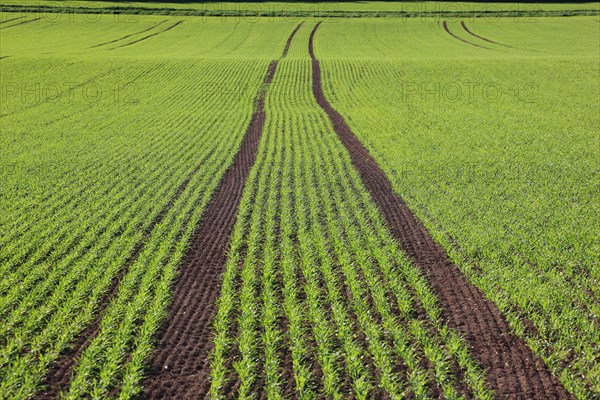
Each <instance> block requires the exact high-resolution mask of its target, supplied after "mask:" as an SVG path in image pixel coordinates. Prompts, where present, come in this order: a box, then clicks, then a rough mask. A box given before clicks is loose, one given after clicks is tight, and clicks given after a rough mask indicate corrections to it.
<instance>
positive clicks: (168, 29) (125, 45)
mask: <svg viewBox="0 0 600 400" xmlns="http://www.w3.org/2000/svg"><path fill="white" fill-rule="evenodd" d="M180 24H183V21H177V22H175V23H174V24H173V25H171V26H169V27H168V28H166V29H163V30H162V31H159V32H156V33H153V34H151V35H148V36H144V37H143V38H140V39H137V40H134V41H133V42H129V43H126V44H122V45H120V46H117V47H113V48H111V50H114V49H119V48H121V47H127V46H131V45H132V44H135V43H139V42H141V41H142V40H146V39H150V38H151V37H153V36H156V35H160V34H161V33H164V32H167V31H170V30H171V29H173V28H175V27H176V26H177V25H180Z"/></svg>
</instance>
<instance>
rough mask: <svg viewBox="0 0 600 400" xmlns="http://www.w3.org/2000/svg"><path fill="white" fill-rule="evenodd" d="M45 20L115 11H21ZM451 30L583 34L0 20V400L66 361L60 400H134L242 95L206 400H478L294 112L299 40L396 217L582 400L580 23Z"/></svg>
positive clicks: (589, 228)
mask: <svg viewBox="0 0 600 400" xmlns="http://www.w3.org/2000/svg"><path fill="white" fill-rule="evenodd" d="M50 3H51V4H50ZM62 3H73V4H68V6H75V7H97V8H103V7H109V6H112V5H114V6H122V5H123V3H114V4H113V3H105V2H96V3H95V2H61V4H60V5H57V3H55V2H48V4H46V2H36V3H35V6H50V7H63V6H64V5H63V4H62ZM75 3H76V4H75ZM220 4H222V3H220ZM240 4H241V3H240ZM240 4H237V3H236V4H234V3H227V4H226V5H224V6H223V7H231V8H232V9H233V8H234V7H237V6H240ZM451 4H454V5H456V6H457V7H458V8H460V11H461V12H462V11H464V10H463V8H467V9H468V10H473V11H481V10H485V9H486V8H485V7H491V8H498V9H502V10H508V11H514V8H515V7H516V8H518V7H538V6H539V8H538V9H543V10H553V11H563V10H583V11H585V12H589V13H591V14H593V15H591V16H574V17H542V16H530V17H527V16H525V15H520V16H517V17H506V18H497V17H494V18H475V17H473V18H460V19H448V18H444V17H441V16H439V15H437V16H436V15H435V13H433V12H431V10H435V9H436V8H435V7H443V6H446V5H445V4H442V3H410V4H407V3H384V2H373V3H350V2H349V3H329V4H323V3H319V5H320V6H323V7H325V6H327V7H335V11H348V12H384V13H385V12H387V11H406V7H412V6H423V7H425V8H426V10H425V11H423V9H421V11H422V12H427V13H431V14H432V15H431V18H394V17H392V16H389V15H388V17H387V18H360V19H358V18H347V19H346V18H341V17H339V16H338V17H335V18H331V19H328V18H320V17H319V18H316V17H315V16H307V17H299V16H297V15H292V16H290V17H288V18H275V17H270V16H268V17H252V18H249V17H248V18H240V17H239V16H238V17H235V16H232V17H227V18H224V17H207V16H169V15H151V16H150V15H124V14H119V15H108V14H79V13H70V14H60V13H48V14H43V15H42V14H35V13H32V14H27V13H9V12H4V13H1V14H0V74H1V75H0V89H1V92H0V210H1V212H0V273H1V278H0V398H30V397H34V396H36V393H37V394H39V393H40V391H41V390H42V386H43V385H44V384H45V383H44V382H45V380H44V379H45V376H46V374H47V373H48V372H49V371H50V370H51V369H52V368H53V365H55V363H57V362H59V361H60V360H62V359H63V358H64V357H65V355H68V354H70V353H69V351H70V350H69V349H71V348H73V347H74V346H75V343H77V342H78V340H81V338H82V337H84V338H85V337H89V340H88V341H87V342H86V343H85V346H83V347H82V351H81V353H80V354H77V356H76V358H75V359H76V361H75V364H74V366H73V367H72V369H71V375H70V377H69V379H68V385H67V386H66V389H65V391H64V393H63V396H64V397H66V398H73V399H76V398H98V399H100V398H117V397H119V398H135V397H136V396H141V397H142V398H145V397H146V395H147V393H146V394H144V390H145V389H144V388H145V385H144V379H145V377H146V376H147V375H148V371H149V365H150V361H151V359H152V357H153V356H152V352H153V349H154V347H155V345H156V342H157V339H156V337H157V334H158V332H160V329H161V326H163V325H164V324H166V323H167V321H169V319H170V318H171V317H170V316H169V307H170V304H171V299H172V298H173V297H174V295H175V294H176V293H174V287H175V282H176V278H177V276H178V273H179V271H180V269H181V268H182V265H184V260H185V255H186V253H187V252H188V250H189V248H190V246H191V245H190V243H191V241H192V240H193V233H194V230H195V229H196V227H197V226H198V225H199V224H201V223H202V222H203V213H204V212H205V210H206V209H207V205H208V204H209V202H210V200H211V198H212V196H213V194H214V193H215V191H216V190H218V188H219V185H220V182H221V180H222V179H223V177H224V176H225V174H226V171H227V170H228V168H230V166H231V165H232V163H233V160H234V157H235V155H236V153H237V152H238V149H239V148H240V146H241V144H242V140H243V137H244V134H245V132H246V128H247V126H248V125H249V123H250V122H251V119H252V115H253V112H255V111H256V104H255V103H256V98H257V97H256V96H257V93H261V91H263V92H264V93H265V94H264V95H265V105H264V114H265V125H264V129H263V132H262V136H261V139H260V143H259V147H258V153H257V158H256V161H255V162H254V165H253V167H252V169H251V170H250V173H249V176H248V179H247V181H246V182H245V184H244V187H243V194H242V197H241V203H240V205H239V209H238V210H237V215H236V216H235V228H234V230H233V232H232V234H231V237H230V241H229V247H228V249H227V251H226V254H227V262H226V265H224V266H223V274H222V279H221V281H222V286H221V287H220V289H219V291H218V292H219V293H220V294H219V295H218V299H216V301H215V302H214V305H215V307H216V314H215V316H214V321H213V322H212V325H211V327H212V328H211V332H212V336H211V338H210V340H211V343H213V345H212V346H213V347H212V350H211V353H210V357H209V358H208V362H207V365H208V366H207V367H206V368H208V375H209V376H210V383H209V385H208V387H209V388H210V393H211V395H212V397H213V398H231V397H235V398H263V397H264V398H273V399H276V398H292V397H293V398H336V399H337V398H340V399H341V398H364V399H366V398H407V397H408V398H438V397H444V398H494V396H495V394H494V392H493V390H492V389H491V386H490V383H489V381H488V374H487V373H486V371H485V368H482V367H481V365H479V363H478V359H477V357H476V355H474V354H472V351H471V349H470V348H469V345H468V344H467V342H468V340H473V338H466V337H462V335H461V334H460V332H459V331H458V330H457V329H454V328H453V327H451V326H449V324H448V321H447V320H446V319H445V317H444V313H443V309H442V307H441V306H440V303H439V301H438V299H437V298H436V293H435V291H434V290H433V289H432V288H431V285H430V284H429V282H428V275H427V274H426V273H424V272H423V271H421V270H420V269H419V268H417V267H416V266H415V265H414V263H413V262H412V261H411V260H410V258H409V257H407V256H406V254H405V252H404V250H403V249H402V247H401V246H400V245H399V243H398V242H397V241H396V239H395V238H394V236H393V235H392V234H391V232H390V229H389V228H388V226H387V225H386V222H385V220H384V219H383V217H382V215H381V213H380V210H378V208H377V206H376V204H375V202H374V201H373V199H372V197H371V194H370V193H369V191H367V189H366V188H365V186H364V184H363V182H362V180H361V176H360V174H359V173H358V171H357V169H356V167H355V166H354V165H353V163H352V161H351V159H350V156H349V155H348V152H347V150H346V148H345V147H344V145H343V144H342V143H341V141H340V140H339V138H338V137H337V135H336V132H335V130H334V128H333V126H332V124H331V122H330V120H329V119H328V117H327V115H326V113H325V112H324V111H323V110H322V109H321V108H320V107H319V105H318V104H317V102H316V100H315V98H314V96H313V92H312V85H313V78H314V77H313V72H312V71H313V70H312V69H311V59H310V56H309V52H308V46H309V35H310V33H311V31H312V29H313V28H314V26H315V23H316V22H317V21H322V25H321V26H320V28H319V30H318V32H317V33H316V36H315V52H316V56H317V58H318V59H319V60H320V63H321V69H322V74H323V77H322V79H323V85H324V91H325V95H326V97H327V99H328V100H329V102H330V103H331V104H332V106H333V107H334V108H336V109H337V110H338V111H339V112H340V113H341V115H342V116H343V117H344V119H345V121H346V122H347V123H348V125H349V126H350V127H351V128H352V130H353V132H354V133H355V134H356V136H357V137H358V138H359V140H360V141H361V142H362V143H363V145H364V146H365V147H367V148H368V149H369V151H370V152H371V154H372V155H373V157H374V158H375V160H376V161H377V163H378V164H379V165H380V166H381V167H382V169H383V170H384V171H385V173H386V175H387V176H388V178H389V180H390V181H391V182H392V185H393V188H394V190H395V192H396V193H397V194H398V195H400V196H401V197H402V198H403V199H404V200H405V201H406V203H407V205H408V206H409V207H410V209H411V210H412V211H413V213H414V214H415V215H416V216H417V217H418V218H419V219H420V220H421V221H422V222H423V224H424V225H425V227H426V228H427V230H428V231H429V232H430V233H431V235H432V236H433V237H434V238H435V239H436V240H437V242H439V243H440V244H441V246H442V248H443V249H444V250H445V251H446V253H447V254H448V255H449V257H450V259H451V260H452V262H453V263H454V264H456V265H457V266H458V267H459V268H460V270H461V271H462V272H463V274H464V275H465V276H466V277H467V278H468V279H469V280H470V281H471V282H472V283H474V284H475V286H477V287H478V288H479V289H480V290H481V291H482V293H483V294H484V295H485V296H486V297H487V298H488V299H489V300H490V301H491V302H493V303H494V304H495V305H496V306H497V307H498V309H499V310H500V311H501V312H502V314H503V315H504V316H505V317H506V319H507V320H508V324H509V326H510V329H511V331H512V333H513V334H514V335H515V336H516V337H517V338H519V339H521V340H523V341H524V342H525V343H526V344H527V346H528V347H529V348H530V349H531V350H532V351H533V353H534V354H535V355H537V356H539V357H540V358H541V360H543V363H544V365H545V366H546V367H547V368H548V370H549V371H551V373H552V374H554V375H555V376H556V377H557V378H558V381H560V384H561V385H562V386H564V388H565V389H566V390H567V391H568V392H570V393H572V394H574V395H575V396H576V397H577V398H580V399H588V398H589V399H592V398H597V397H598V396H600V289H599V288H600V264H599V263H598V260H599V259H600V230H599V227H600V163H599V162H598V160H600V134H599V132H600V112H599V111H598V110H599V109H600V56H599V52H600V16H599V15H598V14H599V13H598V12H597V11H598V3H583V4H546V5H539V4H535V5H532V4H530V5H523V4H513V3H479V4H477V3H451ZM12 5H28V2H25V1H21V2H18V3H17V2H10V1H3V2H2V6H3V7H4V6H12ZM252 5H253V4H251V3H243V6H244V7H250V6H252ZM267 5H270V6H272V7H274V8H278V7H286V6H290V4H283V3H267V4H256V5H255V6H256V7H266V6H267ZM296 5H298V6H299V7H307V8H308V7H312V6H314V5H311V4H306V3H301V4H296ZM138 6H139V7H149V8H157V9H159V8H161V7H162V8H174V9H177V8H182V9H183V8H185V9H193V8H195V9H202V7H209V6H211V7H212V6H214V7H217V6H220V5H219V4H216V5H215V4H210V3H209V4H198V3H173V4H171V3H168V4H162V5H161V4H160V3H143V2H140V3H127V7H138ZM402 7H404V8H402ZM429 7H431V9H430V8H429ZM228 9H229V8H227V10H228ZM302 10H304V8H303V9H302ZM309 12H312V11H311V10H309ZM363 16H365V15H363ZM35 18H40V19H39V20H34V19H35ZM26 21H28V22H27V23H22V22H26ZM446 21H447V23H446ZM461 21H464V23H465V24H466V25H465V26H466V27H467V28H464V27H463V26H462V25H461ZM300 22H304V25H302V27H301V28H300V29H299V30H298V33H297V35H296V36H295V37H294V38H293V41H292V42H291V47H290V49H289V53H288V54H287V56H286V57H285V58H283V57H282V56H281V53H282V50H283V48H284V46H285V44H286V40H287V39H288V37H289V36H290V33H291V32H292V30H293V29H294V28H295V27H296V26H297V25H298V24H299V23H300ZM445 28H447V29H448V31H449V32H450V33H449V32H448V31H446V29H445ZM467 29H468V30H469V31H470V32H469V31H467ZM272 60H279V64H278V66H277V70H276V72H275V75H274V78H273V81H272V82H271V83H270V84H268V85H265V84H264V83H263V78H264V74H265V71H266V70H267V67H268V66H269V64H270V63H271V61H272ZM175 297H176V296H175ZM203 306H204V305H203V304H198V307H203ZM192 357H193V356H192ZM203 358H204V359H207V357H206V356H203ZM516 390H517V389H516ZM152 396H154V394H153V395H152Z"/></svg>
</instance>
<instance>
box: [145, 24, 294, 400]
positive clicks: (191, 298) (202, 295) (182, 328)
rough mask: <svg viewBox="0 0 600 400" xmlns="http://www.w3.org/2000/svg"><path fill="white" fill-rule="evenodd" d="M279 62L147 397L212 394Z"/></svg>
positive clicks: (189, 271) (202, 231)
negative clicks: (225, 304) (231, 271)
mask: <svg viewBox="0 0 600 400" xmlns="http://www.w3.org/2000/svg"><path fill="white" fill-rule="evenodd" d="M300 25H301V24H300ZM300 25H299V26H298V27H296V29H295V30H294V32H292V34H291V35H290V37H291V38H293V36H294V35H295V32H296V31H297V30H298V29H299V27H300ZM288 42H291V40H289V39H288ZM284 53H285V50H284ZM283 57H284V56H283V55H282V58H283ZM278 62H279V60H274V61H272V62H271V64H270V65H269V67H268V69H267V73H266V75H265V78H264V83H263V85H262V88H261V89H260V91H259V93H258V95H257V98H256V101H255V103H254V104H255V106H254V107H255V108H254V113H253V115H252V119H251V120H250V124H249V125H248V128H247V130H246V133H245V135H244V139H243V140H242V144H241V146H240V149H239V151H238V153H237V154H236V156H235V159H234V161H233V164H232V165H231V167H229V169H228V170H227V172H226V173H225V175H224V176H223V180H222V181H221V184H220V186H219V187H218V189H217V190H216V192H215V194H214V195H213V198H212V199H211V201H210V202H209V204H208V206H207V208H206V210H205V211H204V215H203V217H202V221H201V222H200V224H199V225H198V227H197V228H196V232H195V233H194V236H193V238H192V242H191V247H190V249H189V251H188V253H187V255H186V256H185V258H184V260H183V261H182V266H181V268H180V272H179V277H178V278H177V281H176V282H175V287H174V288H173V299H172V303H171V306H170V309H169V315H168V319H167V320H166V321H165V323H164V326H163V328H162V329H161V331H160V332H159V333H158V336H159V342H158V344H157V346H156V348H155V349H154V352H153V354H152V360H151V363H150V364H151V366H150V370H149V373H148V375H149V376H148V378H147V379H146V380H145V382H144V384H143V386H144V388H145V392H144V394H143V396H142V397H143V398H144V399H148V398H149V399H164V398H173V399H187V398H190V399H191V398H193V399H202V398H205V397H207V395H208V391H209V389H210V383H209V373H210V364H209V354H210V351H211V350H212V348H213V342H212V336H211V335H212V325H211V322H212V320H213V317H214V315H215V313H216V300H217V298H218V296H219V292H220V289H221V278H222V274H223V271H224V268H225V264H226V262H227V250H228V244H229V237H230V235H231V233H232V232H233V228H234V225H235V220H236V216H237V212H238V207H239V204H240V200H241V198H242V194H243V190H244V185H245V183H246V179H247V178H248V175H249V173H250V169H251V168H252V166H253V165H254V161H255V160H256V156H257V154H258V145H259V142H260V138H261V136H262V131H263V126H264V123H265V109H264V103H265V95H266V92H267V90H268V87H269V85H270V83H271V81H272V80H273V76H274V75H275V71H276V69H277V65H278Z"/></svg>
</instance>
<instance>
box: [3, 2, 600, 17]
mask: <svg viewBox="0 0 600 400" xmlns="http://www.w3.org/2000/svg"><path fill="white" fill-rule="evenodd" d="M0 12H6V13H39V14H52V13H61V14H131V15H173V16H195V17H244V18H257V17H273V18H275V17H287V18H290V17H292V18H306V17H314V18H385V17H396V18H398V17H400V18H427V17H430V18H505V17H515V18H527V17H529V18H532V17H574V16H597V15H600V9H587V10H584V9H574V10H531V9H524V10H480V11H477V10H472V11H451V10H445V11H441V10H437V11H435V10H431V11H367V10H358V11H347V10H319V11H311V10H294V9H293V8H291V9H283V10H256V9H252V8H249V9H234V10H226V9H193V8H169V7H160V8H158V7H139V6H129V7H128V6H107V7H83V6H81V7H65V6H61V5H56V6H49V5H21V4H10V5H6V4H5V5H0Z"/></svg>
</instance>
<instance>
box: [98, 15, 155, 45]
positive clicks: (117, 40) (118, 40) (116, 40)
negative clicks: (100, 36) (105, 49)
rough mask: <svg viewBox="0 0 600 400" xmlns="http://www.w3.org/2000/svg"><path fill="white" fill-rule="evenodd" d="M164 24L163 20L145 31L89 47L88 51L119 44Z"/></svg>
mask: <svg viewBox="0 0 600 400" xmlns="http://www.w3.org/2000/svg"><path fill="white" fill-rule="evenodd" d="M165 22H167V20H166V19H165V20H162V21H160V22H159V23H158V24H155V25H152V26H151V27H149V28H146V29H144V30H141V31H139V32H135V33H130V34H129V35H125V36H121V37H120V38H118V39H115V40H111V41H109V42H104V43H100V44H95V45H93V46H91V47H90V49H93V48H94V47H100V46H105V45H107V44H111V43H115V42H120V41H121V40H125V39H127V38H130V37H132V36H135V35H139V34H142V33H145V32H148V31H150V30H152V29H154V28H156V27H158V26H160V25H162V24H164V23H165Z"/></svg>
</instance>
